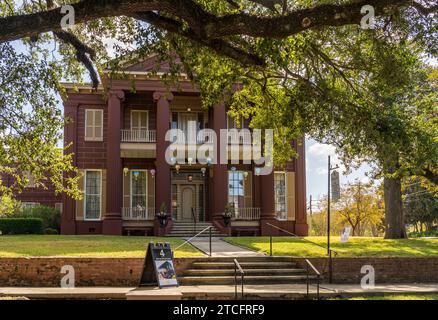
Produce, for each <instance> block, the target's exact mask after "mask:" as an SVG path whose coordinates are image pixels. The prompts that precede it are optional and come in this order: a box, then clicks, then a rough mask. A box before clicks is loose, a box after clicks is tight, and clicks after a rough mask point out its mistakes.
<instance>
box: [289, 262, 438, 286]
mask: <svg viewBox="0 0 438 320" xmlns="http://www.w3.org/2000/svg"><path fill="white" fill-rule="evenodd" d="M309 260H310V261H311V262H312V264H314V266H315V267H316V268H317V269H318V270H319V271H320V272H323V271H324V278H325V279H328V259H316V258H311V259H309ZM296 261H297V262H298V264H299V265H300V266H301V267H303V268H305V265H306V263H305V261H304V258H297V259H296ZM364 265H371V266H373V268H374V271H375V281H376V283H409V282H417V283H420V282H422V283H438V257H437V258H334V259H333V282H334V283H360V280H361V278H362V277H363V276H364V275H365V274H361V272H360V271H361V268H362V266H364Z"/></svg>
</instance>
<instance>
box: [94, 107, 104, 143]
mask: <svg viewBox="0 0 438 320" xmlns="http://www.w3.org/2000/svg"><path fill="white" fill-rule="evenodd" d="M102 133H103V110H94V138H95V140H96V141H102V138H103V134H102Z"/></svg>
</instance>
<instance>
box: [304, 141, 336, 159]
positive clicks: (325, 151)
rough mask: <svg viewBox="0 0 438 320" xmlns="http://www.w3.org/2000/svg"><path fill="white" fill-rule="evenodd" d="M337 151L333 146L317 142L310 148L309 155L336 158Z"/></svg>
mask: <svg viewBox="0 0 438 320" xmlns="http://www.w3.org/2000/svg"><path fill="white" fill-rule="evenodd" d="M335 150H336V149H335V147H334V146H332V145H329V144H322V143H318V142H317V143H315V144H313V145H311V146H310V147H309V149H308V154H309V155H311V156H314V157H322V156H325V157H326V158H327V157H328V156H334V155H335Z"/></svg>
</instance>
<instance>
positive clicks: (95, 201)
mask: <svg viewBox="0 0 438 320" xmlns="http://www.w3.org/2000/svg"><path fill="white" fill-rule="evenodd" d="M85 185H86V188H85V218H86V219H99V218H100V202H101V201H100V185H101V174H100V171H87V172H86V184H85Z"/></svg>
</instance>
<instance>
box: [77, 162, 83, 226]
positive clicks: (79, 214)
mask: <svg viewBox="0 0 438 320" xmlns="http://www.w3.org/2000/svg"><path fill="white" fill-rule="evenodd" d="M78 174H79V175H80V176H81V177H80V179H79V188H80V189H81V191H83V194H82V195H83V197H82V199H81V200H76V220H84V201H85V190H84V187H85V171H84V170H79V172H78Z"/></svg>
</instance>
